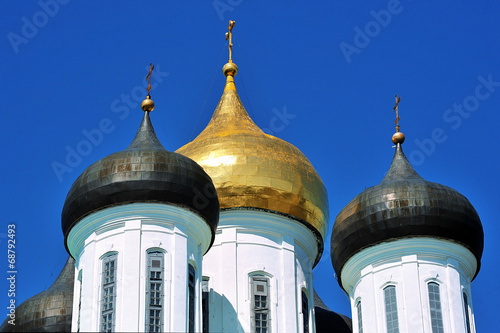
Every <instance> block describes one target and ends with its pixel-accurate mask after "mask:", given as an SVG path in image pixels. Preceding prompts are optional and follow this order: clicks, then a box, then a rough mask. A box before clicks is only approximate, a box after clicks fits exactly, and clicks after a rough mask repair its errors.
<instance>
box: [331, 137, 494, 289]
mask: <svg viewBox="0 0 500 333" xmlns="http://www.w3.org/2000/svg"><path fill="white" fill-rule="evenodd" d="M407 237H433V238H440V239H446V240H451V241H454V242H456V243H459V244H461V245H463V246H465V247H466V248H467V249H469V250H470V251H471V252H472V253H473V254H474V256H475V257H476V259H477V263H478V266H477V270H476V275H477V273H478V272H479V266H480V263H481V255H482V253H483V245H484V243H483V241H484V234H483V227H482V225H481V220H480V219H479V216H478V215H477V212H476V210H475V209H474V207H473V206H472V205H471V203H470V202H469V200H467V198H466V197H464V196H463V195H462V194H460V193H458V192H457V191H455V190H454V189H452V188H449V187H447V186H444V185H441V184H437V183H433V182H429V181H426V180H425V179H423V178H422V177H420V176H419V175H418V174H417V172H416V171H415V170H414V169H413V167H412V166H411V165H410V163H409V162H408V160H407V159H406V156H405V155H404V153H403V150H402V148H401V145H400V144H397V148H396V153H395V154H394V158H393V160H392V164H391V167H390V169H389V171H388V172H387V174H386V175H385V177H384V179H383V180H382V182H381V183H380V184H379V185H376V186H373V187H370V188H368V189H366V190H364V191H363V192H361V193H360V194H359V195H358V196H356V197H355V198H354V199H353V200H352V201H351V202H350V203H348V204H347V206H346V207H344V209H342V211H341V212H340V213H339V215H338V216H337V218H336V219H335V224H334V226H333V230H332V241H331V251H330V254H331V258H332V264H333V267H334V269H335V272H336V274H337V276H338V277H339V279H340V276H341V275H340V274H341V271H342V268H343V266H344V264H345V263H346V262H347V260H349V258H351V257H352V256H353V255H354V254H356V253H357V252H359V251H361V250H363V249H365V248H368V247H370V246H373V245H376V244H379V243H382V242H387V241H390V240H396V239H402V238H407ZM339 282H340V280H339Z"/></svg>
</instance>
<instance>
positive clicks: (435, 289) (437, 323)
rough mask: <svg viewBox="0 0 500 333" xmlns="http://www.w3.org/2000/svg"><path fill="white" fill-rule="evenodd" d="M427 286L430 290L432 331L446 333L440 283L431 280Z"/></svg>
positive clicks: (433, 332)
mask: <svg viewBox="0 0 500 333" xmlns="http://www.w3.org/2000/svg"><path fill="white" fill-rule="evenodd" d="M427 288H428V290H429V309H430V311H431V326H432V333H444V328H443V314H442V312H441V297H440V294H439V284H437V283H436V282H430V283H429V284H427Z"/></svg>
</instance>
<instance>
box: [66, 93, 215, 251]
mask: <svg viewBox="0 0 500 333" xmlns="http://www.w3.org/2000/svg"><path fill="white" fill-rule="evenodd" d="M141 108H142V109H143V110H144V111H145V112H144V117H143V119H142V123H141V125H140V127H139V130H138V131H137V134H136V136H135V138H134V140H133V141H132V143H131V144H130V146H128V148H127V149H125V150H123V151H120V152H117V153H114V154H111V155H109V156H107V157H105V158H103V159H101V160H99V161H97V162H96V163H94V164H92V165H91V166H89V167H88V168H87V169H86V170H85V171H84V172H83V173H82V174H81V175H80V176H79V177H78V179H77V180H76V181H75V182H74V183H73V185H72V186H71V189H70V190H69V193H68V195H67V197H66V201H65V203H64V207H63V211H62V230H63V233H64V237H65V241H64V242H65V245H66V248H68V247H67V244H66V241H67V237H68V234H69V232H70V230H71V228H73V226H74V225H75V224H76V223H78V221H80V220H81V219H82V218H84V217H85V216H87V215H89V214H91V213H93V212H96V211H99V210H102V209H104V208H107V207H112V206H118V205H124V204H129V203H137V202H156V203H166V204H171V205H177V206H181V207H185V208H187V209H190V210H192V211H193V212H195V213H197V214H198V215H200V216H201V217H202V218H203V219H204V220H205V221H206V222H207V224H208V225H209V227H210V228H211V230H212V242H213V240H214V237H215V230H216V229H217V224H218V221H219V203H218V200H217V194H216V191H215V188H214V186H213V183H212V180H211V179H210V177H209V176H208V175H207V174H206V172H205V171H204V170H203V169H202V168H201V167H200V166H199V165H198V164H196V162H194V161H193V160H191V159H189V158H187V157H185V156H182V155H180V154H177V153H173V152H169V151H167V150H165V148H163V146H162V145H161V143H160V141H159V140H158V138H157V137H156V134H155V131H154V129H153V125H152V124H151V120H150V118H149V112H150V111H152V110H153V108H154V103H153V101H152V100H151V99H150V96H149V95H148V98H146V99H145V100H144V101H143V102H142V105H141Z"/></svg>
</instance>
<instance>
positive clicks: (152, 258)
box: [146, 251, 164, 332]
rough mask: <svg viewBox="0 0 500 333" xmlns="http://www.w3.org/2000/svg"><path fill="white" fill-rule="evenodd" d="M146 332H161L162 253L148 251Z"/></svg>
mask: <svg viewBox="0 0 500 333" xmlns="http://www.w3.org/2000/svg"><path fill="white" fill-rule="evenodd" d="M147 263H148V275H147V276H148V282H147V284H146V288H147V289H146V332H163V295H164V294H163V275H164V273H163V253H162V252H160V251H151V252H148V261H147Z"/></svg>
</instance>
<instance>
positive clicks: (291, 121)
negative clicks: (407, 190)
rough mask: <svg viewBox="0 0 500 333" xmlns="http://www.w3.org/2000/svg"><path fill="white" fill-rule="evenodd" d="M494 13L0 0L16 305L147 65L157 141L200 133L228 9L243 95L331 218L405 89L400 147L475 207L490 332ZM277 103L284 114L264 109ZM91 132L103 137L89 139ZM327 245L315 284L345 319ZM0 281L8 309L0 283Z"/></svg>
mask: <svg viewBox="0 0 500 333" xmlns="http://www.w3.org/2000/svg"><path fill="white" fill-rule="evenodd" d="M54 3H56V4H57V6H55V5H54ZM499 14H500V3H499V2H497V1H493V0H482V1H464V0H459V1H450V0H447V1H430V0H425V1H424V0H419V1H417V0H414V1H409V0H400V1H393V0H391V1H369V2H368V1H324V2H321V4H320V3H318V2H316V3H311V2H306V1H297V0H292V1H250V0H220V1H219V0H217V1H212V0H209V1H193V0H187V1H143V2H141V3H140V4H139V3H137V2H131V1H123V2H106V1H104V2H103V1H99V2H97V1H85V2H83V1H76V0H72V1H69V0H64V1H63V0H59V2H55V1H53V0H42V1H41V2H37V1H16V2H13V1H11V2H2V4H1V5H0V22H1V24H0V27H1V34H0V52H1V59H2V61H1V63H0V75H1V76H0V77H1V79H0V82H1V90H0V91H1V95H0V96H1V97H2V102H3V103H2V110H3V112H2V114H3V120H4V122H3V124H4V126H3V128H4V129H3V142H4V143H3V147H4V148H3V153H2V156H3V158H2V163H1V172H0V175H1V184H2V191H1V196H2V199H1V201H0V202H1V204H2V206H1V211H2V221H3V222H2V226H1V228H2V230H0V236H1V237H0V241H1V245H0V246H1V248H2V250H1V252H2V253H6V240H7V238H6V233H7V224H9V223H15V224H16V231H17V234H16V235H17V243H16V245H17V247H16V251H17V269H18V271H19V273H18V279H17V302H18V304H19V303H20V302H21V301H23V300H24V299H26V298H28V297H30V296H32V295H34V294H36V293H38V292H40V291H42V290H43V289H44V288H47V287H48V286H49V285H50V284H51V283H52V281H53V280H54V279H55V277H56V276H57V274H58V273H59V271H60V269H61V268H62V266H63V264H64V262H65V259H66V257H67V254H66V252H65V249H64V245H63V235H62V232H61V228H60V214H61V210H62V206H63V204H64V199H65V196H66V194H67V192H68V190H69V188H70V187H71V184H72V183H73V181H74V180H75V179H76V178H77V177H78V175H79V174H80V173H81V172H82V171H83V170H84V169H85V168H86V167H88V166H89V165H90V164H92V163H93V162H95V161H97V160H99V159H101V158H103V157H105V156H107V155H109V154H111V153H113V152H116V151H119V150H123V149H124V148H126V147H127V145H128V144H129V143H130V142H131V140H132V139H133V137H134V134H135V132H136V130H137V128H138V126H139V123H140V121H141V117H142V111H141V110H140V109H139V107H138V106H137V105H135V104H137V101H139V102H140V100H142V99H143V98H144V95H143V92H144V88H143V87H144V84H145V81H144V78H145V75H146V73H147V71H146V67H147V66H148V65H149V63H150V62H153V63H155V64H156V65H157V68H156V76H155V77H154V80H153V83H154V89H153V91H152V93H151V94H152V96H153V99H154V101H155V103H156V109H155V110H154V112H153V113H152V115H151V118H152V121H153V125H154V126H155V129H156V132H157V134H158V137H159V138H160V140H161V141H162V143H163V145H164V146H165V147H166V148H167V149H169V150H175V149H177V148H179V147H180V146H182V145H184V144H185V143H187V142H188V141H190V140H192V139H193V138H194V137H195V136H196V135H197V134H198V133H199V132H200V131H201V130H202V129H203V128H204V127H205V125H206V124H207V123H208V120H209V119H210V116H211V114H212V112H213V110H214V108H215V106H216V104H217V102H218V100H219V98H220V96H221V94H222V90H223V85H224V77H223V75H222V73H221V67H222V66H223V64H224V63H225V62H226V61H227V48H226V45H227V44H226V42H225V40H224V33H225V31H226V28H227V25H228V20H229V19H234V20H236V26H235V28H234V30H233V32H234V41H233V42H234V61H235V63H236V64H237V65H238V66H239V68H240V71H239V73H238V75H237V76H236V85H237V88H238V91H239V94H240V96H241V98H242V100H243V103H244V105H245V106H246V108H247V111H248V112H249V114H250V115H251V117H252V118H253V119H254V121H255V122H256V123H257V124H258V125H259V126H260V127H261V128H267V131H268V132H269V133H272V134H274V135H276V136H278V137H280V138H282V139H284V140H286V141H288V142H291V143H292V144H294V145H296V146H297V147H298V148H300V149H301V150H302V152H303V153H304V154H305V155H306V156H308V158H309V159H310V160H311V162H312V163H313V165H314V166H315V168H316V170H317V171H318V173H319V174H320V176H321V177H322V179H323V181H324V183H325V185H326V187H327V190H328V194H329V200H330V211H331V218H330V230H331V226H332V225H333V221H334V219H335V216H336V215H337V214H338V212H339V211H340V210H341V209H342V208H343V207H344V206H345V205H346V204H347V203H348V202H349V201H350V200H351V199H352V198H354V196H356V195H357V194H358V193H359V192H361V191H363V190H364V189H365V188H366V187H369V186H373V185H376V184H378V183H379V182H380V181H381V180H382V178H383V176H384V174H385V172H386V171H387V170H388V168H389V165H390V162H391V160H392V155H393V152H394V150H393V148H392V143H391V141H390V138H391V136H392V134H393V132H394V125H393V121H394V118H395V116H394V114H393V112H392V107H393V105H394V95H395V94H396V93H397V94H399V95H401V96H402V101H401V103H400V116H401V122H400V123H401V130H402V131H403V132H404V133H405V134H406V138H407V139H406V142H405V144H404V145H403V149H404V151H405V153H406V155H407V156H408V157H409V159H410V161H411V162H412V163H413V165H414V167H415V169H416V170H417V171H418V172H419V173H420V175H422V176H423V177H424V178H426V179H427V180H430V181H434V182H438V183H441V184H445V185H447V186H450V187H452V188H454V189H456V190H458V191H459V192H461V193H462V194H464V195H465V196H466V197H467V198H468V199H469V200H470V201H471V202H472V204H473V205H474V206H475V208H476V210H477V211H478V213H479V216H480V217H481V219H482V222H483V227H484V231H485V250H484V254H483V260H482V268H481V271H480V273H479V275H478V277H477V278H476V280H475V281H474V282H473V285H472V292H473V295H472V296H473V305H474V309H475V318H476V323H477V330H478V331H479V332H482V333H484V332H494V330H496V328H493V327H490V321H491V319H490V318H496V316H497V309H498V304H497V303H498V302H497V298H498V297H494V296H495V295H492V293H497V291H498V287H499V282H498V278H497V276H498V274H499V270H498V256H497V254H498V251H499V246H500V245H499V242H498V234H499V226H498V225H499V224H498V223H497V221H496V219H497V217H496V215H494V214H495V213H494V212H495V211H498V205H499V203H498V198H499V195H498V193H499V191H498V189H499V188H500V183H499V178H498V165H499V162H500V161H499V157H498V144H499V142H500V140H499V134H498V131H497V124H498V123H499V121H500V116H499V111H500V108H499V106H500V62H499V61H498V59H499V53H500V52H499V51H500V43H498V35H499V23H498V22H499V21H498V16H499ZM127 96H129V97H127ZM284 111H286V113H287V114H288V115H289V116H288V118H284V121H283V120H281V123H280V122H277V121H276V120H274V121H273V118H274V117H277V115H276V114H283V113H284ZM272 124H275V126H272ZM278 125H280V126H278ZM281 125H282V126H281ZM100 127H102V128H101V129H100V131H101V133H102V138H101V137H100V136H99V135H97V134H96V135H95V136H94V137H93V142H91V141H89V139H88V138H87V137H86V135H90V134H89V133H96V132H95V131H93V130H94V129H98V128H100ZM85 133H87V134H85ZM89 142H90V143H89ZM69 151H75V152H76V153H78V156H77V157H76V156H71V157H68V154H70V153H69ZM79 152H80V153H79ZM54 165H57V166H58V167H59V168H61V167H62V166H64V168H62V169H59V171H58V172H55V171H54ZM329 246H330V242H329V239H327V240H326V243H325V249H327V250H326V251H325V253H324V255H323V259H322V260H321V262H320V264H319V265H318V266H317V267H316V269H315V279H314V281H315V287H316V289H317V291H318V293H319V294H320V296H321V297H322V298H323V300H324V301H325V302H326V304H327V305H328V306H330V307H331V308H332V309H333V310H335V311H337V312H340V313H343V314H347V315H349V316H350V310H349V303H348V300H347V298H346V296H345V295H344V294H343V293H342V292H341V290H340V288H339V287H338V284H337V282H336V281H335V279H334V275H333V269H332V266H331V263H330V257H329V253H328V252H329V251H328V249H329ZM6 264H7V262H6V258H5V259H4V260H3V263H2V264H1V266H0V267H6ZM5 270H6V269H5ZM5 274H6V273H5ZM0 288H2V290H0V292H1V293H2V297H3V298H1V299H2V300H4V301H3V302H5V303H2V304H4V305H2V308H4V306H6V304H7V303H6V302H7V297H6V293H7V289H8V286H7V284H6V282H5V281H4V282H2V283H1V284H0ZM4 309H5V308H4ZM4 311H5V310H4ZM494 326H497V325H494Z"/></svg>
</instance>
